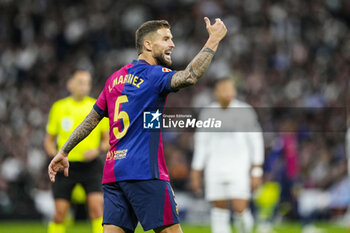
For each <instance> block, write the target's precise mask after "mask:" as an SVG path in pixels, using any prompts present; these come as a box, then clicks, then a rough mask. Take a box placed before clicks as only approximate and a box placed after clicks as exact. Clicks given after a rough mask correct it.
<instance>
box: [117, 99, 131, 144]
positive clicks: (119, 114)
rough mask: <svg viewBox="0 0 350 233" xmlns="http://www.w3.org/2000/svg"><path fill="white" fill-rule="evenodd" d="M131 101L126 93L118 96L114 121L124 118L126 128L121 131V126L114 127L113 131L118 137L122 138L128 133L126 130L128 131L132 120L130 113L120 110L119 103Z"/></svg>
mask: <svg viewBox="0 0 350 233" xmlns="http://www.w3.org/2000/svg"><path fill="white" fill-rule="evenodd" d="M127 102H129V100H128V97H127V96H126V95H121V96H119V97H118V98H117V101H115V107H114V122H116V121H118V120H122V121H123V124H124V129H123V130H122V131H121V132H119V127H114V128H113V133H114V136H115V137H116V139H120V138H122V137H124V135H125V134H126V131H128V128H129V126H130V120H129V115H128V114H127V113H126V112H125V111H120V112H119V105H120V104H122V103H127Z"/></svg>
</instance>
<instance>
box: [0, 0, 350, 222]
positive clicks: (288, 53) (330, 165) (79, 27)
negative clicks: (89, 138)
mask: <svg viewBox="0 0 350 233" xmlns="http://www.w3.org/2000/svg"><path fill="white" fill-rule="evenodd" d="M204 16H208V17H209V18H210V19H211V20H212V21H213V20H214V19H215V18H216V17H220V18H221V19H222V20H223V21H224V22H225V24H226V26H227V28H228V35H227V37H226V38H225V40H224V41H223V43H222V44H221V45H220V47H219V50H218V52H217V54H216V56H215V59H214V62H213V64H212V65H211V67H210V68H209V70H208V72H207V73H206V75H205V76H204V77H203V79H202V80H201V81H200V82H199V83H198V85H196V86H195V87H191V88H188V89H185V90H181V91H180V93H177V94H172V95H170V96H169V98H168V102H167V107H170V108H171V107H178V108H185V107H205V106H207V105H208V104H209V103H210V102H211V101H212V100H213V90H212V89H211V87H212V82H213V80H215V79H218V78H223V77H232V79H234V80H235V83H236V86H237V89H238V91H239V98H240V99H242V100H245V101H246V102H248V103H249V104H251V105H252V106H253V107H254V108H256V109H264V108H265V109H275V108H276V109H277V108H286V112H284V114H282V115H281V114H276V115H275V116H273V117H266V116H265V117H263V119H262V120H261V124H262V126H263V128H264V129H269V130H268V131H269V132H267V133H265V134H264V136H265V151H266V164H265V170H266V172H265V179H266V181H271V180H273V181H276V182H279V183H280V184H281V197H280V200H281V202H282V201H283V202H284V203H287V205H289V208H287V209H288V213H289V214H290V216H291V217H297V215H298V214H297V211H295V210H293V208H296V206H297V204H298V203H297V202H298V201H297V200H298V198H297V196H298V190H299V192H300V190H301V189H305V188H312V189H318V190H331V189H332V188H333V187H334V186H336V185H339V184H341V182H342V181H344V179H346V177H347V167H346V164H347V163H346V153H345V141H344V138H345V129H346V119H345V117H346V115H341V114H340V116H337V115H336V116H332V117H328V118H327V117H326V119H324V117H309V118H308V117H306V118H303V120H302V121H294V120H293V114H289V113H290V112H293V109H297V108H299V109H300V108H328V109H342V110H344V111H343V112H345V113H346V106H347V103H348V102H349V101H350V98H349V95H348V91H347V89H348V84H349V80H348V78H349V77H350V30H349V25H350V2H349V1H347V0H312V1H302V0H285V1H274V0H262V1H261V0H197V1H196V0H179V1H171V0H154V1H141V0H137V1H124V0H121V1H113V0H104V1H92V0H76V1H68V0H60V1H55V0H22V1H18V0H0V125H1V134H0V217H2V216H5V217H13V218H15V217H16V218H18V217H36V216H38V215H39V214H38V211H37V208H38V207H35V198H36V197H38V196H39V195H37V194H38V193H39V192H40V191H41V190H49V189H50V184H49V180H48V177H47V171H46V168H47V164H48V160H49V159H48V158H47V155H46V154H45V152H44V149H43V140H44V136H45V125H46V122H47V117H48V111H49V108H50V106H51V105H52V104H53V102H54V101H56V100H57V99H59V98H62V97H65V96H67V95H68V92H67V90H66V88H65V85H66V81H67V79H68V77H69V76H70V75H71V74H72V72H73V71H75V70H76V69H85V70H88V71H90V72H91V73H92V75H93V83H94V85H93V90H92V93H91V96H93V97H97V96H98V94H99V92H100V91H101V90H102V88H103V86H104V82H105V80H106V79H107V78H108V77H109V76H110V75H111V74H112V73H113V71H115V70H117V69H118V68H119V67H121V66H122V65H124V64H126V63H129V62H130V61H131V60H132V59H135V58H136V57H137V54H136V51H135V49H134V33H135V30H136V29H137V27H138V26H139V25H141V24H142V23H143V22H144V21H146V20H150V19H166V20H168V21H169V22H170V24H171V25H172V33H173V36H174V42H175V45H176V47H175V50H174V52H173V54H172V57H173V66H172V67H171V68H172V69H181V68H184V67H185V66H186V65H187V64H188V63H189V62H190V61H191V59H192V58H193V57H194V56H195V54H196V53H197V52H198V51H199V50H200V49H201V47H202V46H203V44H204V43H205V41H206V39H207V32H206V29H205V24H204V21H203V17H204ZM275 122H279V124H278V125H277V126H276V125H275ZM339 122H340V123H341V126H340V128H339V127H338V126H337V125H339ZM315 124H316V125H317V124H318V125H324V124H326V125H329V127H331V128H325V129H324V130H321V131H320V130H318V131H317V132H316V131H315V130H313V128H312V127H310V125H315ZM334 125H336V126H334ZM333 126H334V127H335V128H336V129H337V130H332V129H333V128H332V127H333ZM284 131H288V132H289V133H288V134H286V133H283V132H284ZM192 136H193V134H192V133H184V132H168V133H167V134H165V135H164V141H165V156H166V161H167V163H168V169H169V172H170V176H171V177H172V180H173V183H174V187H175V188H176V189H177V190H184V191H189V186H188V174H189V170H190V162H191V158H192V153H193V138H192ZM347 203H348V202H347V201H346V200H345V201H344V203H342V204H343V205H340V204H339V205H338V206H336V208H338V209H339V208H340V209H341V210H345V209H346V207H347ZM34 213H36V214H34Z"/></svg>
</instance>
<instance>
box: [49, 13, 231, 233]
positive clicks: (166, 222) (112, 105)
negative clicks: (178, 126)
mask: <svg viewBox="0 0 350 233" xmlns="http://www.w3.org/2000/svg"><path fill="white" fill-rule="evenodd" d="M204 21H205V24H206V28H207V31H208V33H209V38H208V40H207V42H206V43H205V45H204V47H203V49H202V50H201V51H200V52H199V53H198V54H197V55H196V56H195V57H194V58H193V60H192V61H191V62H190V64H189V65H188V66H187V67H186V69H184V70H181V71H171V70H170V69H168V68H165V67H167V66H170V65H171V63H172V61H171V53H172V51H173V49H174V47H175V45H174V43H173V40H172V38H173V37H172V34H171V31H170V25H169V23H168V22H167V21H165V20H154V21H147V22H145V23H144V24H142V25H141V26H140V27H139V28H138V29H137V31H136V49H137V52H138V59H137V60H134V61H133V62H132V63H130V64H127V65H125V66H124V67H122V68H121V69H120V70H118V71H116V72H115V73H113V74H112V75H111V77H110V78H109V79H108V80H107V81H106V85H105V87H104V89H103V91H102V92H101V94H100V96H99V98H98V99H97V101H96V104H95V105H94V107H93V109H92V110H91V112H90V113H89V114H88V116H87V117H86V118H85V120H84V121H83V122H82V123H81V124H80V125H79V126H78V128H77V129H76V130H75V131H74V132H73V133H72V135H71V136H70V138H69V139H68V141H67V142H66V144H65V145H64V146H63V147H62V149H61V150H60V151H59V152H58V153H57V155H56V156H55V157H54V158H53V160H52V161H51V163H50V165H49V167H48V172H49V176H50V179H51V181H52V182H54V181H55V176H56V174H57V172H58V171H59V170H64V174H65V175H66V176H68V167H69V163H68V160H67V155H68V153H69V152H70V151H71V150H72V149H73V148H74V147H75V146H76V145H77V144H78V143H79V142H80V141H81V140H82V139H84V138H85V137H86V136H87V135H88V134H89V133H90V132H91V130H92V129H93V128H94V127H95V126H96V125H97V124H98V123H99V121H100V120H101V119H102V118H103V117H108V118H109V124H110V146H111V149H110V150H109V152H108V153H107V156H106V161H105V166H104V171H103V179H102V183H103V191H104V213H103V229H104V233H119V232H121V233H124V232H134V230H135V228H136V226H137V223H138V222H140V223H141V225H142V227H143V229H144V230H145V231H147V230H150V229H153V230H154V231H155V232H161V233H173V232H174V233H175V232H176V233H180V232H182V230H181V227H180V224H179V216H178V211H177V205H176V203H175V197H174V193H173V191H172V188H171V186H170V183H169V175H168V171H167V168H166V165H165V161H164V154H163V143H162V133H161V130H157V131H150V130H144V129H143V115H144V112H145V111H150V112H152V111H154V112H158V113H159V112H163V109H164V105H165V101H166V97H167V95H168V94H169V93H170V92H174V91H177V90H179V89H181V88H184V87H187V86H191V85H194V84H195V83H196V82H197V81H198V80H199V79H200V78H201V77H202V76H203V74H204V73H205V71H206V70H207V69H208V67H209V65H210V63H211V61H212V59H213V57H214V55H215V52H216V50H217V47H218V45H219V43H220V41H221V40H222V39H223V38H224V37H225V35H226V32H227V29H226V27H225V25H224V23H223V22H222V21H221V20H220V19H216V20H215V23H214V24H212V25H211V23H210V21H209V19H208V18H207V17H205V18H204ZM155 117H156V116H155Z"/></svg>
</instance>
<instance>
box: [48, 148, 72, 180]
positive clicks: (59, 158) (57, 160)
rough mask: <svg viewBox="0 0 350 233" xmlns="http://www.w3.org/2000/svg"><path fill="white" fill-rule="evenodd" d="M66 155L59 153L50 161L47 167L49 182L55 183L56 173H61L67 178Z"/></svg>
mask: <svg viewBox="0 0 350 233" xmlns="http://www.w3.org/2000/svg"><path fill="white" fill-rule="evenodd" d="M68 168H69V162H68V155H67V154H65V153H64V152H62V151H59V152H58V153H57V155H56V156H55V157H54V158H53V159H52V160H51V163H50V164H49V167H48V172H49V177H50V180H51V182H55V177H56V174H57V172H58V171H62V170H63V173H64V175H65V176H68Z"/></svg>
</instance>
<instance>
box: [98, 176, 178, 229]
mask: <svg viewBox="0 0 350 233" xmlns="http://www.w3.org/2000/svg"><path fill="white" fill-rule="evenodd" d="M103 195H104V209H103V224H111V225H115V226H119V227H122V228H126V229H129V230H131V231H132V232H134V230H135V228H136V226H137V223H138V221H139V222H140V223H141V226H142V228H143V229H144V231H148V230H151V229H154V228H157V227H162V226H166V225H171V224H176V223H179V222H180V220H179V213H178V207H177V204H176V201H175V195H174V192H173V190H172V188H171V186H170V183H169V182H168V181H164V180H137V181H134V180H132V181H121V182H116V183H107V184H103Z"/></svg>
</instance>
